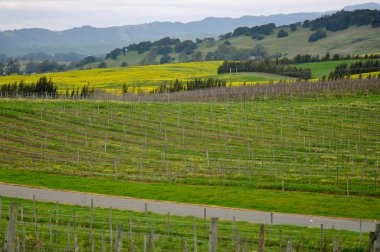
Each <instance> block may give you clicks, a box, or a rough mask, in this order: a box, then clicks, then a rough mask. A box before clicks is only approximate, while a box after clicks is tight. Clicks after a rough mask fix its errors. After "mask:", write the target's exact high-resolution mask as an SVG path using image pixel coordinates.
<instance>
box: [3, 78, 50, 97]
mask: <svg viewBox="0 0 380 252" xmlns="http://www.w3.org/2000/svg"><path fill="white" fill-rule="evenodd" d="M0 90H1V91H0V92H1V93H4V94H8V95H16V94H17V95H28V94H32V93H33V94H49V95H50V94H52V95H55V94H57V86H56V85H55V84H54V82H53V80H52V79H51V78H50V79H48V78H47V77H45V76H43V77H41V78H40V79H38V80H37V82H36V83H31V84H27V83H24V81H20V82H15V83H12V84H10V83H8V84H4V85H1V88H0Z"/></svg>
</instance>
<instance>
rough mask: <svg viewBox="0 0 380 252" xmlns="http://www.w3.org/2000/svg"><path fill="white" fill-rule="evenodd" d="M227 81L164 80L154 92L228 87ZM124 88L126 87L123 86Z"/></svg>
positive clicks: (210, 79)
mask: <svg viewBox="0 0 380 252" xmlns="http://www.w3.org/2000/svg"><path fill="white" fill-rule="evenodd" d="M226 86H227V82H226V81H224V80H219V79H214V78H208V79H200V78H199V79H194V80H189V81H179V80H178V79H176V80H175V81H174V82H173V81H171V82H163V83H161V85H160V87H158V88H156V89H154V90H153V91H152V93H173V92H179V91H185V90H196V89H207V88H217V87H226ZM123 90H124V88H123Z"/></svg>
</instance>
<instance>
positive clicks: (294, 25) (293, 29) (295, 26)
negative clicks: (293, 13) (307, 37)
mask: <svg viewBox="0 0 380 252" xmlns="http://www.w3.org/2000/svg"><path fill="white" fill-rule="evenodd" d="M290 30H291V31H292V32H295V31H297V24H291V25H290Z"/></svg>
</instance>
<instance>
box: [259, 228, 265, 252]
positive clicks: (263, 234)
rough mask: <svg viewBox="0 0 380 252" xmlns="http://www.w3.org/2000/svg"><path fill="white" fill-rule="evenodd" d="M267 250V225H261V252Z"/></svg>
mask: <svg viewBox="0 0 380 252" xmlns="http://www.w3.org/2000/svg"><path fill="white" fill-rule="evenodd" d="M264 250H265V226H264V224H261V225H260V238H259V252H264Z"/></svg>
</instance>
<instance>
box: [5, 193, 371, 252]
mask: <svg viewBox="0 0 380 252" xmlns="http://www.w3.org/2000/svg"><path fill="white" fill-rule="evenodd" d="M10 202H17V203H18V207H19V209H20V212H21V209H22V213H23V214H22V217H21V215H19V216H18V220H19V222H18V223H19V224H18V235H19V241H20V250H21V249H24V248H25V251H35V250H38V249H39V250H41V251H54V250H57V251H72V250H73V249H74V246H75V242H74V240H75V237H77V238H78V248H79V250H80V251H90V248H91V247H92V246H93V247H94V249H95V251H99V250H103V248H104V251H115V245H116V237H117V231H116V229H117V225H119V224H122V246H123V250H129V251H130V250H132V247H133V248H134V249H135V250H136V251H143V250H144V239H145V240H146V247H147V248H148V247H149V246H150V244H152V245H153V243H150V239H149V235H150V234H152V235H153V236H154V251H181V250H182V248H183V247H182V246H183V244H185V246H186V249H187V250H189V251H194V236H196V241H197V242H196V243H195V244H196V246H197V250H198V251H208V240H209V228H210V220H209V219H207V220H206V222H204V220H203V219H199V218H193V217H178V216H173V215H169V216H168V215H158V214H153V213H150V212H147V213H144V212H143V213H137V212H131V211H121V210H117V209H112V211H110V210H109V209H103V208H97V207H96V202H94V204H95V208H94V209H93V210H92V209H91V208H89V207H81V206H71V205H70V206H69V205H63V204H59V205H58V207H57V205H56V204H52V203H44V202H39V201H31V200H17V199H11V198H6V197H2V210H3V214H1V216H0V242H1V244H3V241H4V233H5V229H6V225H7V221H8V219H7V215H6V213H8V208H9V205H10ZM148 209H149V206H148ZM110 227H111V229H110ZM259 230H260V226H259V225H258V224H250V223H246V222H242V221H239V220H236V222H235V223H233V222H232V220H231V221H219V223H218V248H219V249H218V251H226V250H228V251H233V250H235V249H236V246H239V247H246V248H247V249H249V250H256V249H257V248H258V239H259ZM280 232H281V234H280ZM144 236H145V237H144ZM183 239H184V240H185V242H184V243H183ZM288 239H291V241H292V245H293V248H295V249H299V250H302V251H316V250H319V249H320V244H321V242H320V230H319V229H318V228H305V227H294V226H278V225H273V226H271V225H266V229H265V244H266V245H265V247H266V249H267V250H278V249H280V247H282V248H283V249H284V248H285V247H286V242H287V240H288ZM334 240H336V241H338V243H339V247H340V248H341V249H350V250H351V251H352V250H353V249H356V250H360V251H361V250H363V249H364V248H365V247H366V244H367V243H368V234H367V233H362V234H359V233H356V232H349V231H339V230H334V229H329V227H325V229H324V232H323V242H322V246H323V248H324V249H326V250H331V249H332V246H333V242H334ZM92 244H93V245H92Z"/></svg>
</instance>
